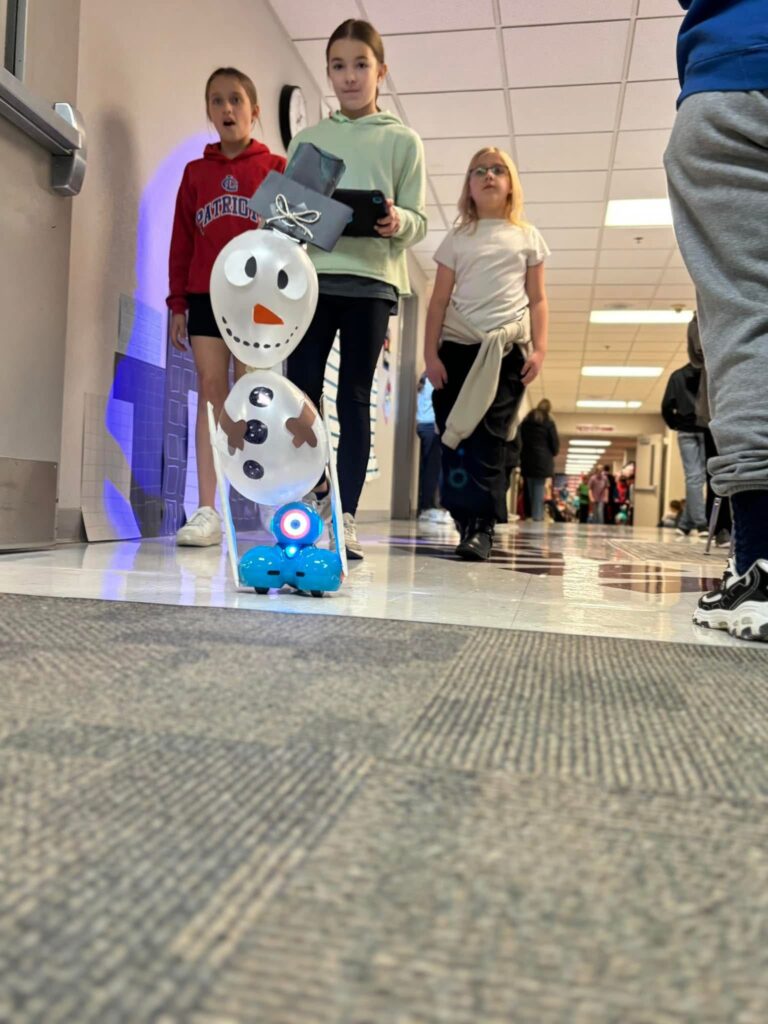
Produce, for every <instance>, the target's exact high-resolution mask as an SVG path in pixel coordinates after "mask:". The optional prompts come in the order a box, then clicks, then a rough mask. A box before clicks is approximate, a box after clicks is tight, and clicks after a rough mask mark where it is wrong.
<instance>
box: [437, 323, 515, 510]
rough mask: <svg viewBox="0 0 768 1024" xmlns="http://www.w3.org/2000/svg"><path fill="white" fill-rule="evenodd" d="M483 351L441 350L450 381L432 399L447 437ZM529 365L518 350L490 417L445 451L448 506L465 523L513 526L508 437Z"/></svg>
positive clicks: (450, 344) (504, 368) (447, 345)
mask: <svg viewBox="0 0 768 1024" xmlns="http://www.w3.org/2000/svg"><path fill="white" fill-rule="evenodd" d="M479 349H480V346H479V345H462V344H459V343H458V342H455V341H444V342H443V344H442V345H441V346H440V359H441V360H442V362H443V365H444V366H445V370H446V373H447V374H448V380H447V382H446V383H445V385H444V386H443V387H442V388H440V390H439V391H434V392H433V393H432V405H433V407H434V410H435V422H436V423H437V427H438V430H439V431H440V433H441V434H442V433H443V431H444V430H445V423H446V420H447V419H448V415H449V413H450V411H451V409H452V408H453V406H454V403H455V401H456V399H457V397H458V394H459V391H461V387H462V385H463V383H464V381H465V380H466V377H467V374H468V373H469V371H470V368H471V366H472V364H473V363H474V361H475V357H476V356H477V353H478V351H479ZM524 362H525V357H524V356H523V353H522V352H521V350H520V347H519V346H518V345H515V346H514V348H513V349H512V351H511V352H509V353H508V354H507V355H506V356H504V358H503V359H502V361H501V369H500V371H499V385H498V388H497V389H496V397H495V398H494V400H493V402H492V403H491V407H490V408H489V409H488V411H487V412H486V414H485V416H483V418H482V420H480V422H479V423H478V425H477V426H476V427H475V429H474V430H473V431H472V433H471V434H470V435H469V437H467V438H465V439H464V440H463V441H461V442H460V443H459V445H458V447H457V448H455V449H453V448H446V446H445V445H443V446H442V452H443V483H442V503H443V505H444V507H445V508H447V509H448V511H449V512H451V513H452V514H453V515H454V516H456V517H457V518H459V519H463V518H467V517H469V516H478V517H480V518H483V519H487V520H491V521H493V522H497V523H506V521H507V468H506V467H507V443H508V442H507V433H508V432H509V426H510V424H511V422H512V419H513V417H514V415H515V412H516V411H517V407H518V405H519V404H520V399H521V398H522V397H523V391H524V390H525V386H524V384H523V382H522V381H521V380H520V371H521V370H522V368H523V363H524Z"/></svg>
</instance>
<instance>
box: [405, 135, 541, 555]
mask: <svg viewBox="0 0 768 1024" xmlns="http://www.w3.org/2000/svg"><path fill="white" fill-rule="evenodd" d="M458 205H459V218H458V225H457V227H455V228H454V229H453V230H452V231H451V232H449V234H448V236H447V237H446V238H445V240H444V241H443V242H442V244H441V245H440V246H439V248H438V250H437V252H436V253H435V261H436V262H437V277H436V279H435V286H434V290H433V292H432V298H431V300H430V303H429V309H428V312H427V324H426V332H425V339H424V360H425V363H426V368H427V375H428V377H429V379H430V380H431V382H432V384H433V385H434V388H435V391H434V395H433V397H432V401H433V404H434V407H435V417H436V422H437V427H438V430H439V431H440V435H441V440H442V454H443V487H442V503H443V505H444V506H445V508H447V509H448V511H449V512H450V513H451V515H452V516H453V518H454V520H455V522H456V525H457V527H458V529H459V533H460V538H461V539H460V543H459V545H458V547H457V548H456V554H457V555H458V556H459V558H463V559H467V560H476V561H485V560H486V559H488V558H489V557H490V554H491V548H492V546H493V535H494V527H495V525H496V523H497V522H506V521H507V508H506V492H507V473H506V456H507V440H508V435H509V433H510V428H511V426H512V423H513V420H514V416H515V412H516V410H517V407H518V404H519V403H520V400H521V398H522V394H523V389H524V388H525V387H526V385H528V384H530V383H531V382H532V381H533V380H535V379H536V377H537V376H538V373H539V371H540V369H541V365H542V363H543V361H544V358H545V356H546V353H547V321H548V313H547V296H546V292H545V288H544V259H545V258H546V257H547V256H548V255H549V249H548V247H547V244H546V242H545V241H544V239H543V238H542V237H541V235H540V234H539V232H538V231H537V230H536V228H535V227H533V225H532V224H528V223H527V222H526V221H525V220H524V218H523V193H522V188H521V186H520V179H519V177H518V174H517V169H516V167H515V165H514V163H513V162H512V159H511V157H509V156H508V155H507V154H506V153H505V152H503V150H500V149H496V148H495V147H486V148H484V149H481V150H479V151H478V152H477V153H475V155H474V156H473V157H472V159H471V161H470V163H469V169H468V171H467V174H466V179H465V182H464V187H463V189H462V192H461V196H460V198H459V204H458ZM529 342H532V350H530V351H529Z"/></svg>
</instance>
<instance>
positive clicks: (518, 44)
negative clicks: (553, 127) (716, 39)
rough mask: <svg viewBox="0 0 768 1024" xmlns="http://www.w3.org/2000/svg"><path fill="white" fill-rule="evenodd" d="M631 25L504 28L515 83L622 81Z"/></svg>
mask: <svg viewBox="0 0 768 1024" xmlns="http://www.w3.org/2000/svg"><path fill="white" fill-rule="evenodd" d="M629 24H630V23H629V22H628V21H598V22H587V23H584V24H571V25H547V26H534V27H528V28H506V29H504V30H503V34H504V51H505V54H506V60H507V78H508V81H509V85H510V87H511V88H515V87H518V86H519V87H526V88H529V87H531V86H536V85H583V84H589V85H592V84H594V83H596V82H618V81H621V76H622V71H623V66H624V48H625V45H626V40H627V32H628V29H629ZM544 55H546V59H543V58H544ZM654 77H660V76H654ZM664 77H667V78H668V77H669V72H667V74H666V75H665V76H664ZM518 130H519V129H518Z"/></svg>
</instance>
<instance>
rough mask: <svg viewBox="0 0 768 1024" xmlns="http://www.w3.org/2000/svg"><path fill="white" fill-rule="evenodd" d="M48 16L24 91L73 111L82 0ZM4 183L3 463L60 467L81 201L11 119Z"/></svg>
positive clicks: (62, 2) (4, 133)
mask: <svg viewBox="0 0 768 1024" xmlns="http://www.w3.org/2000/svg"><path fill="white" fill-rule="evenodd" d="M42 6H43V5H39V4H34V3H33V4H30V11H29V24H28V30H27V46H26V65H25V75H24V85H25V86H26V87H27V88H28V89H29V90H30V91H31V92H32V93H33V94H34V95H35V96H36V97H37V98H39V99H40V100H43V101H47V102H49V103H51V104H53V103H54V102H56V101H59V100H62V101H68V102H70V103H73V102H74V100H75V91H76V85H77V48H78V13H79V7H80V0H59V2H57V4H56V5H54V6H49V5H46V6H48V9H47V10H46V13H45V17H42V16H41V8H42ZM0 28H2V29H3V30H4V23H0ZM54 58H55V59H54ZM0 180H1V181H2V204H0V266H2V268H3V272H2V274H0V308H1V309H2V311H3V321H2V328H1V329H0V359H2V368H3V372H2V374H0V409H2V414H0V459H1V458H12V459H29V460H35V461H46V462H52V463H55V462H58V460H59V427H58V425H59V420H60V415H61V380H62V377H63V364H64V345H65V328H66V308H67V288H68V277H69V273H68V252H69V242H70V222H71V217H72V211H73V208H74V207H75V206H76V205H77V203H78V202H79V201H80V200H79V198H75V199H69V198H64V197H62V196H59V195H56V194H55V193H54V192H52V191H51V156H50V154H49V153H48V152H46V151H45V150H44V149H42V148H41V147H40V146H38V145H37V143H35V142H33V141H32V140H31V139H28V138H27V136H26V135H24V134H23V133H22V132H21V131H20V130H19V129H18V128H16V127H15V126H14V125H12V124H10V122H8V121H6V120H5V119H4V118H0ZM32 400H33V401H34V407H35V409H36V410H37V411H38V413H40V414H39V415H31V414H30V403H31V401H32Z"/></svg>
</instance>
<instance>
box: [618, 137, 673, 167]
mask: <svg viewBox="0 0 768 1024" xmlns="http://www.w3.org/2000/svg"><path fill="white" fill-rule="evenodd" d="M668 142H669V131H668V130H667V129H661V130H658V131H640V132H619V141H618V143H617V145H616V159H615V162H614V167H616V168H622V167H625V168H637V167H640V168H641V167H663V166H664V161H663V156H664V150H665V149H666V148H667V143H668Z"/></svg>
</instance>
